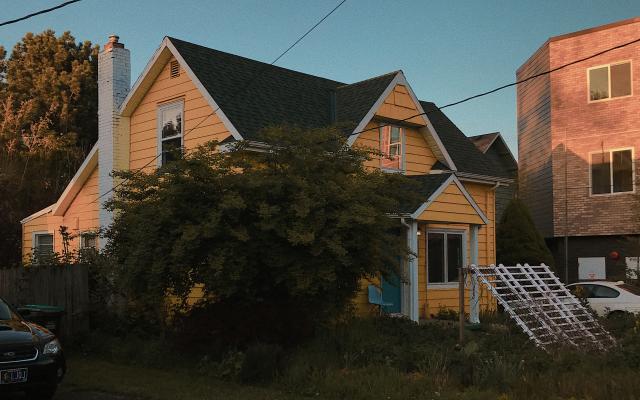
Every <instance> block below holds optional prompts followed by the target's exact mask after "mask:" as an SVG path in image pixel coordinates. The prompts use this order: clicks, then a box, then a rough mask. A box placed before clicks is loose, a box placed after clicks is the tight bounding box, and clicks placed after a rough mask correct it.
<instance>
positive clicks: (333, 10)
mask: <svg viewBox="0 0 640 400" xmlns="http://www.w3.org/2000/svg"><path fill="white" fill-rule="evenodd" d="M75 1H80V0H75ZM346 2H347V0H342V1H341V2H340V3H338V5H336V6H335V7H334V8H333V9H332V10H331V11H329V12H328V13H327V14H325V15H324V16H323V17H322V18H321V19H320V20H319V21H318V22H316V23H315V24H314V25H313V26H312V27H311V28H309V29H308V30H307V31H306V32H305V33H304V34H303V35H302V36H300V37H299V38H298V39H296V40H295V41H294V42H293V43H292V44H291V45H290V46H289V47H287V49H286V50H285V51H283V52H282V53H280V54H279V55H278V56H277V57H276V58H275V59H274V60H273V61H271V62H270V63H269V64H266V65H264V66H263V67H262V68H261V69H260V70H259V71H258V72H257V73H256V74H255V75H254V76H253V77H252V78H251V79H250V80H249V81H247V83H246V84H245V85H244V86H243V87H242V88H241V89H240V90H238V91H237V92H235V93H234V94H233V96H231V97H230V98H229V99H230V100H231V99H234V98H235V97H236V96H237V95H239V94H240V93H243V92H244V91H245V90H247V89H248V88H249V86H251V84H252V83H253V82H255V81H256V80H257V79H258V78H259V77H260V76H262V74H263V73H264V72H265V71H266V70H267V68H268V67H269V66H273V65H274V64H275V63H276V62H278V60H280V59H281V58H282V57H284V56H285V55H286V54H287V53H288V52H289V51H291V50H292V49H293V48H294V47H295V46H296V45H297V44H298V43H300V42H301V41H302V40H303V39H304V38H305V37H307V36H308V35H309V34H310V33H311V32H313V31H314V30H315V29H316V28H317V27H318V26H320V24H322V23H323V22H324V21H325V20H326V19H327V18H329V17H330V16H331V14H333V13H334V12H336V11H337V10H338V8H340V7H341V6H342V5H343V4H344V3H346ZM219 109H220V106H218V107H216V109H215V110H213V111H212V112H211V113H209V114H207V115H206V116H205V117H204V118H202V119H201V120H200V122H198V123H197V124H196V125H195V126H194V127H192V128H191V129H189V130H188V131H186V132H185V133H184V134H183V135H182V140H183V141H184V138H185V137H187V135H189V133H191V132H193V131H194V130H195V129H196V128H197V127H199V126H200V124H202V123H203V122H204V121H205V120H207V119H208V118H209V117H211V116H213V115H215V113H216V112H218V110H219ZM161 155H162V152H158V154H157V155H156V156H155V157H153V158H152V159H151V160H149V162H147V163H146V164H145V165H143V166H142V167H140V168H138V169H136V170H135V171H134V174H136V173H138V172H140V171H142V170H143V169H145V168H146V167H148V166H149V165H151V163H153V162H154V161H156V160H157V159H158V157H160V156H161ZM127 181H128V179H124V180H122V181H120V182H118V184H117V185H115V186H114V187H112V188H111V189H109V190H107V191H106V192H104V193H103V194H101V195H100V196H98V198H97V200H100V199H101V198H102V197H104V196H106V195H108V194H109V193H111V192H113V191H114V190H116V189H117V188H118V187H120V186H122V185H123V184H125V183H126V182H127Z"/></svg>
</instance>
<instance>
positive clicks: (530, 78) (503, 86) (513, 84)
mask: <svg viewBox="0 0 640 400" xmlns="http://www.w3.org/2000/svg"><path fill="white" fill-rule="evenodd" d="M638 42H640V38H638V39H634V40H632V41H630V42H626V43H622V44H619V45H617V46H614V47H610V48H608V49H605V50H602V51H599V52H597V53H595V54H592V55H590V56H587V57H583V58H580V59H577V60H574V61H571V62H569V63H567V64H563V65H560V66H558V67H555V68H552V69H550V70H547V71H543V72H540V73H538V74H534V75H531V76H528V77H526V78H524V79H520V80H518V81H515V82H512V83H508V84H506V85H502V86H499V87H497V88H495V89H491V90H487V91H486V92H482V93H478V94H475V95H473V96H469V97H466V98H464V99H462V100H458V101H454V102H453V103H449V104H445V105H443V106H441V107H438V106H436V109H435V110H430V111H425V112H422V113H419V114H415V115H412V116H410V117H407V118H404V119H401V120H398V121H397V122H406V121H408V120H410V119H413V118H416V117H419V116H421V115H428V114H431V113H434V112H436V111H440V110H442V109H444V108H448V107H453V106H457V105H458V104H462V103H466V102H468V101H471V100H474V99H477V98H479V97H484V96H487V95H490V94H492V93H495V92H498V91H500V90H503V89H507V88H510V87H512V86H516V85H519V84H521V83H525V82H528V81H530V80H533V79H535V78H539V77H541V76H545V75H549V74H551V73H552V72H556V71H559V70H561V69H564V68H567V67H570V66H572V65H575V64H578V63H581V62H583V61H587V60H590V59H592V58H595V57H598V56H601V55H603V54H605V53H608V52H610V51H613V50H617V49H621V48H623V47H626V46H629V45H632V44H635V43H638ZM387 125H390V123H387V124H382V125H379V126H376V127H374V128H369V129H363V130H361V131H359V132H353V133H352V134H351V135H357V134H360V133H363V132H368V131H372V130H377V129H378V128H379V127H380V126H387Z"/></svg>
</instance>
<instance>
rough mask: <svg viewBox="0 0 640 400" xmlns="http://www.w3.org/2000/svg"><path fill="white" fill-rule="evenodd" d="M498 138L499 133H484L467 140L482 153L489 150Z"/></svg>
mask: <svg viewBox="0 0 640 400" xmlns="http://www.w3.org/2000/svg"><path fill="white" fill-rule="evenodd" d="M498 136H500V133H499V132H491V133H485V134H483V135H476V136H470V137H469V140H471V142H472V143H473V144H474V145H475V146H476V147H477V148H478V150H480V151H481V152H483V153H486V152H487V150H489V146H491V144H492V143H493V141H494V140H496V138H497V137H498Z"/></svg>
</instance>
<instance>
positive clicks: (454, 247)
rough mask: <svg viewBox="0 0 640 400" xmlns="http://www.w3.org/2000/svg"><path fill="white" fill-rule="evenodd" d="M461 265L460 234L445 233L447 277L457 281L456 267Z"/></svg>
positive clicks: (451, 280) (449, 279)
mask: <svg viewBox="0 0 640 400" xmlns="http://www.w3.org/2000/svg"><path fill="white" fill-rule="evenodd" d="M460 267H462V235H455V234H451V233H449V234H448V235H447V277H448V281H449V282H458V268H460Z"/></svg>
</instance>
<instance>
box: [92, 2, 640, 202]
mask: <svg viewBox="0 0 640 400" xmlns="http://www.w3.org/2000/svg"><path fill="white" fill-rule="evenodd" d="M345 2H346V0H342V1H341V2H340V3H338V5H337V6H336V7H334V8H333V9H332V10H331V11H330V12H329V13H328V14H326V15H325V16H324V17H323V18H322V19H321V20H320V21H319V22H318V23H316V24H315V25H314V26H313V27H311V28H310V29H309V30H308V31H307V32H306V33H305V34H304V35H302V36H301V37H300V38H299V39H297V40H296V41H295V42H294V43H293V44H292V45H291V46H289V47H288V48H287V49H286V50H285V51H284V52H283V53H282V54H280V55H279V56H278V57H276V58H275V59H274V60H273V61H272V62H271V63H270V64H269V65H273V64H274V63H275V62H276V61H278V60H279V59H280V58H282V57H283V56H284V55H285V54H286V53H287V52H289V51H290V50H291V49H292V48H293V47H295V45H296V44H298V43H299V42H300V41H301V40H302V39H303V38H304V37H306V36H307V35H308V34H309V33H310V32H311V31H313V30H314V29H315V28H316V27H317V26H318V25H320V23H322V22H323V21H324V20H325V19H327V18H328V17H329V16H330V15H331V14H333V12H335V11H336V10H337V9H338V8H339V7H340V6H342V4H344V3H345ZM638 42H640V38H638V39H634V40H632V41H629V42H626V43H622V44H619V45H617V46H614V47H610V48H608V49H605V50H602V51H599V52H597V53H595V54H592V55H590V56H587V57H583V58H580V59H577V60H574V61H571V62H569V63H566V64H563V65H560V66H558V67H555V68H552V69H549V70H547V71H543V72H540V73H537V74H534V75H531V76H528V77H526V78H524V79H520V80H516V81H515V82H511V83H508V84H505V85H502V86H499V87H497V88H494V89H491V90H488V91H485V92H482V93H478V94H475V95H473V96H469V97H466V98H464V99H461V100H458V101H454V102H452V103H448V104H445V105H443V106H440V107H438V106H436V108H435V109H434V110H429V111H425V112H421V113H418V114H414V115H411V116H409V117H406V118H403V119H400V120H397V121H395V122H394V123H397V122H406V121H409V120H411V119H413V118H416V117H420V116H422V115H429V114H432V113H434V112H436V111H440V110H442V109H444V108H449V107H454V106H457V105H459V104H462V103H466V102H468V101H471V100H474V99H477V98H480V97H484V96H488V95H490V94H492V93H495V92H498V91H501V90H504V89H507V88H509V87H512V86H516V85H518V84H521V83H525V82H528V81H530V80H533V79H536V78H539V77H541V76H545V75H549V74H551V73H553V72H556V71H559V70H561V69H564V68H567V67H569V66H571V65H575V64H578V63H581V62H583V61H587V60H590V59H592V58H595V57H598V56H600V55H602V54H606V53H608V52H611V51H613V50H617V49H620V48H623V47H626V46H629V45H632V44H635V43H638ZM265 69H266V67H265V68H263V69H262V70H261V71H259V72H258V73H257V74H256V75H255V76H254V78H252V79H251V80H250V81H249V82H248V84H247V85H245V86H244V87H243V88H242V89H241V90H240V91H238V92H236V94H235V95H237V94H239V93H242V92H243V91H244V90H246V88H247V87H248V86H249V85H250V84H251V83H253V82H254V81H255V80H256V79H257V78H258V77H259V76H260V75H261V74H262V73H263V72H264V70H265ZM232 98H234V97H232ZM219 109H220V107H219V106H218V107H217V108H216V109H215V110H214V111H213V112H211V113H210V114H208V115H207V116H206V117H204V118H203V119H202V120H201V121H200V122H198V124H196V126H194V127H193V128H191V129H190V130H189V131H187V132H185V133H184V134H183V139H184V137H186V136H187V135H188V134H189V133H190V132H192V131H193V130H194V129H196V128H197V127H198V126H199V125H200V124H201V123H202V122H203V121H204V120H206V119H207V118H209V117H210V116H212V115H214V114H215V113H216V112H217V111H218V110H219ZM390 124H391V123H383V124H380V125H378V126H375V127H372V128H368V129H363V130H360V131H357V132H353V133H351V135H358V134H360V133H364V132H369V131H373V130H378V129H380V127H381V126H387V125H390ZM161 154H162V153H158V155H156V156H155V157H154V158H152V159H151V160H150V161H149V162H148V163H146V164H145V165H144V166H142V167H140V168H138V169H137V170H136V171H135V172H134V173H137V172H140V171H141V170H143V169H144V168H146V167H148V166H149V165H150V164H151V163H152V162H154V161H155V160H157V159H158V157H160V155H161ZM126 181H127V180H123V181H121V182H119V183H118V184H117V185H116V186H114V187H113V188H112V189H110V190H108V191H107V192H105V193H103V194H102V195H100V196H99V197H98V200H99V199H100V198H102V197H104V196H106V195H107V194H109V193H110V192H112V191H113V190H115V189H116V188H118V187H119V186H121V185H122V184H124V183H126Z"/></svg>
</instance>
